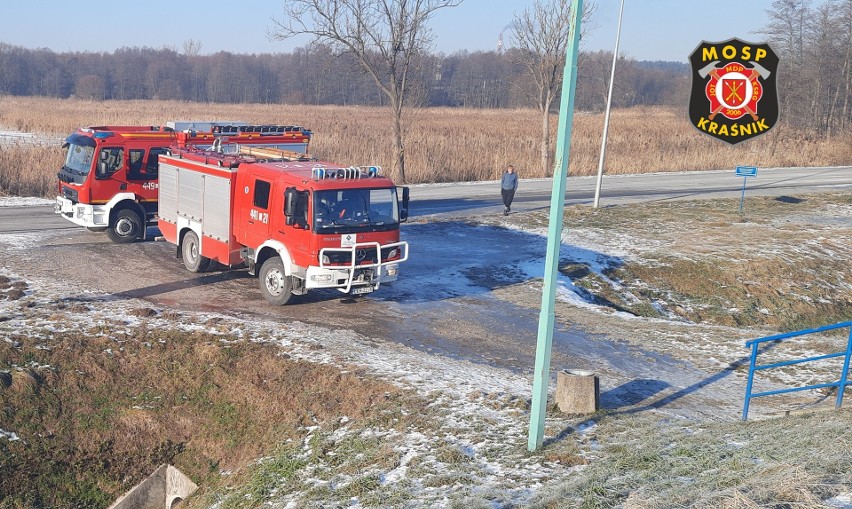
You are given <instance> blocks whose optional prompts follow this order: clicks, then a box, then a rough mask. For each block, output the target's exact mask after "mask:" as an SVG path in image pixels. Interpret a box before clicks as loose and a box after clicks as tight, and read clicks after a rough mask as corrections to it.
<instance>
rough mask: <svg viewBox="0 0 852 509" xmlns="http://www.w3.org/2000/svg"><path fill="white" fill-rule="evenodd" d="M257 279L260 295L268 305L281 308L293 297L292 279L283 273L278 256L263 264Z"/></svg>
mask: <svg viewBox="0 0 852 509" xmlns="http://www.w3.org/2000/svg"><path fill="white" fill-rule="evenodd" d="M257 279H258V284H259V286H260V294H261V295H263V298H264V299H266V300H267V301H268V302H269V303H271V304H275V305H276V306H283V305H284V304H287V303H288V302H290V298H291V297H293V279H292V277H291V276H288V275H286V274H285V273H284V262H282V261H281V258H279V257H278V256H272V257H270V258H268V259H267V260H266V261H265V262H263V265H261V267H260V272H259V273H258V278H257Z"/></svg>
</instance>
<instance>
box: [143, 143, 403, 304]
mask: <svg viewBox="0 0 852 509" xmlns="http://www.w3.org/2000/svg"><path fill="white" fill-rule="evenodd" d="M299 156H300V154H297V153H296V154H293V153H287V152H282V151H277V150H270V149H265V148H262V147H248V146H244V147H240V150H239V153H237V154H225V153H220V152H214V151H208V150H193V149H186V148H176V149H173V150H172V153H171V154H166V155H160V156H159V191H160V196H159V221H158V226H159V228H160V231H161V232H162V235H163V237H164V238H165V239H166V240H167V241H169V242H171V243H172V244H174V245H175V246H176V254H177V256H178V257H179V258H182V259H183V263H184V265H185V266H186V268H187V269H188V270H190V271H193V272H200V271H203V270H206V269H207V268H208V267H209V265H210V264H211V262H214V261H215V262H218V263H221V264H224V265H227V266H229V267H234V266H240V265H242V264H246V265H247V266H248V269H249V272H250V273H251V274H253V275H256V276H258V281H259V286H260V292H261V294H262V295H263V297H264V298H265V299H266V300H267V301H269V302H271V303H273V304H279V305H280V304H286V303H287V302H288V301H290V299H291V297H292V296H293V295H301V294H304V293H306V292H308V291H309V290H311V289H316V288H334V289H337V290H339V291H341V292H343V293H347V294H363V293H369V292H372V291H374V290H376V289H378V288H379V286H380V285H381V284H383V283H387V282H390V281H395V280H396V279H397V277H398V275H399V264H400V263H401V262H403V261H405V260H406V259H407V258H408V243H406V242H404V241H400V223H401V222H403V221H405V220H406V218H407V216H408V188H405V187H402V188H397V187H396V186H395V185H394V183H393V182H392V181H391V180H390V179H389V178H387V177H385V176H382V175H381V174H380V169H379V168H378V167H375V166H367V167H343V166H340V165H336V164H332V163H326V162H317V161H311V160H304V158H302V157H299Z"/></svg>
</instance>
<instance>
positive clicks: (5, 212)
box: [0, 166, 852, 233]
mask: <svg viewBox="0 0 852 509" xmlns="http://www.w3.org/2000/svg"><path fill="white" fill-rule="evenodd" d="M744 180H745V197H746V199H748V197H749V196H767V195H768V196H781V195H788V194H798V193H813V192H821V191H828V190H844V189H846V190H848V189H852V166H840V167H832V168H779V169H759V170H758V175H757V177H754V178H752V177H750V178H748V179H744V178H743V177H737V176H735V175H734V170H730V171H712V172H686V173H654V174H643V175H614V176H607V175H605V176H604V178H603V182H602V186H601V200H600V206H601V207H609V206H614V205H623V204H627V203H635V202H641V201H664V200H679V199H699V198H720V197H721V198H740V197H741V196H742V191H743V182H744ZM595 185H596V178H595V177H571V176H570V175H569V177H568V183H567V189H566V192H565V204H566V205H571V204H589V205H591V204H592V203H593V201H594V196H595ZM552 186H553V181H552V180H551V179H523V178H522V179H521V182H520V185H519V188H518V192H517V194H516V195H515V201H514V203H513V204H512V209H513V211H515V212H523V211H531V210H540V209H545V208H547V207H549V206H550V196H551V191H552ZM410 207H411V215H412V216H413V217H416V216H425V215H433V214H434V215H448V216H455V217H463V216H466V215H475V214H482V213H491V212H494V213H498V212H500V211H501V210H502V204H501V201H500V189H499V185H498V183H497V182H493V181H492V182H472V183H461V184H458V183H453V184H426V185H413V186H411V205H410ZM61 228H78V227H77V226H74V225H72V224H70V223H69V222H68V221H65V220H63V219H62V218H59V217H57V216H55V215H54V214H53V208H52V207H48V206H41V207H39V206H36V207H0V233H11V232H26V231H41V230H50V229H61Z"/></svg>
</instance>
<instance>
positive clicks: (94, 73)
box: [0, 43, 689, 111]
mask: <svg viewBox="0 0 852 509" xmlns="http://www.w3.org/2000/svg"><path fill="white" fill-rule="evenodd" d="M419 62H420V65H419V67H418V75H417V80H416V86H415V87H414V93H413V96H412V101H414V102H415V103H416V104H419V105H423V106H448V107H469V108H516V107H518V108H522V107H529V106H530V105H531V104H534V103H533V102H532V101H531V99H530V97H529V94H530V93H535V92H534V91H533V90H532V87H531V84H530V82H529V80H528V79H527V78H526V76H525V75H524V68H523V66H521V65H518V64H517V63H516V62H517V56H516V55H514V54H513V51H512V50H509V51H506V52H500V53H498V52H496V51H489V52H473V53H469V52H459V53H454V54H451V55H424V56H422V57H421V58H420V60H419ZM611 66H612V53H607V52H586V53H582V54H581V61H580V64H579V72H578V85H577V88H578V90H577V97H576V99H575V105H576V106H577V107H578V108H580V109H582V110H590V111H599V110H601V109H603V108H604V106H605V104H606V95H607V87H608V83H609V73H610V70H611ZM0 69H2V73H0V94H7V95H22V96H47V97H59V98H67V97H78V98H81V99H118V100H132V99H175V100H186V101H198V102H214V103H261V104H280V103H289V104H316V105H318V104H340V105H356V104H357V105H381V104H383V101H385V97H384V96H383V95H382V94H381V93H380V92H379V91H378V89H377V88H376V86H375V84H374V83H373V81H372V79H371V78H370V77H369V76H367V75H366V74H364V72H363V71H362V70H361V68H360V67H359V65H358V64H357V62H355V61H354V60H353V59H352V58H351V57H350V56H349V55H347V54H342V55H340V54H336V53H335V52H333V51H332V50H331V48H329V47H328V46H323V45H314V46H311V47H306V48H295V49H294V50H292V52H289V53H276V54H250V55H249V54H234V53H228V52H219V53H214V54H211V55H198V54H187V53H185V52H178V51H175V50H174V49H153V48H147V47H144V48H137V47H133V48H121V49H118V50H116V51H114V52H112V53H91V52H68V53H56V52H54V51H51V50H48V49H26V48H22V47H17V46H11V45H8V44H5V43H0ZM617 69H618V71H617V82H616V88H615V92H614V96H613V105H614V106H616V107H629V106H636V105H673V104H685V102H686V100H687V99H686V97H687V95H686V94H687V93H688V87H689V68H688V66H687V65H686V64H685V63H684V64H680V63H675V62H637V61H635V60H628V59H621V60H620V62H619V64H618V67H617Z"/></svg>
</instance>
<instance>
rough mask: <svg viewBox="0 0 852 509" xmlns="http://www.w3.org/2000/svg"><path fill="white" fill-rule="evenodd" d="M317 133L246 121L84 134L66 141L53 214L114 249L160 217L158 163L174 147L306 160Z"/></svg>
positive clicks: (90, 129) (119, 128)
mask: <svg viewBox="0 0 852 509" xmlns="http://www.w3.org/2000/svg"><path fill="white" fill-rule="evenodd" d="M310 138H311V132H310V131H308V130H306V129H304V128H302V127H299V126H286V125H248V124H246V123H245V122H169V123H167V125H166V126H162V127H158V126H97V127H87V128H80V129H78V130H77V131H76V132H74V133H73V134H71V135H70V136H68V138H66V140H65V144H64V145H63V147H65V148H67V149H68V153H67V155H66V159H65V164H64V165H63V166H62V169H61V170H60V171H59V174H58V177H59V195H58V196H57V197H56V203H55V205H54V211H55V212H56V213H57V214H60V215H62V217H64V218H66V219H68V220H69V221H71V222H73V223H75V224H78V225H80V226H85V227H87V228H88V229H90V230H92V231H104V230H106V231H107V233H108V234H109V237H110V239H112V240H113V241H114V242H118V243H124V242H133V241H135V240H137V239H139V238H145V236H146V230H147V226H148V225H149V224H154V223H155V216H156V213H157V187H158V181H157V160H158V158H159V156H160V155H162V154H164V153H166V152H167V151H168V149H169V147H172V146H174V147H197V148H209V149H215V150H216V151H219V152H223V153H233V152H235V151H236V150H237V147H238V146H264V147H270V148H277V149H284V150H290V151H296V152H300V153H306V152H307V150H308V144H309V142H310Z"/></svg>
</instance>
